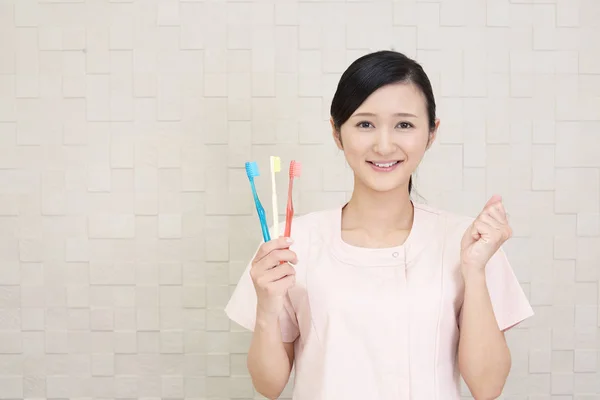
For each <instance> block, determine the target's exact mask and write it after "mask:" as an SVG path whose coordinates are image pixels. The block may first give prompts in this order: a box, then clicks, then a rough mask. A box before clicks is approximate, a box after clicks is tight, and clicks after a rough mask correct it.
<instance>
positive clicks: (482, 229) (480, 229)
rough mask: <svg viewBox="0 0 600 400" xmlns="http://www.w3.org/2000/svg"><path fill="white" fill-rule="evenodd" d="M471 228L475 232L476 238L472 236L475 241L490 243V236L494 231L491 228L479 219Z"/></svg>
mask: <svg viewBox="0 0 600 400" xmlns="http://www.w3.org/2000/svg"><path fill="white" fill-rule="evenodd" d="M473 227H474V229H475V231H476V232H477V236H475V235H474V236H473V238H474V239H477V240H479V239H481V240H483V241H484V242H486V243H488V242H489V241H490V235H491V233H492V232H493V231H495V229H494V228H493V227H492V226H490V225H489V224H488V223H487V222H485V221H483V220H482V219H479V218H478V219H477V220H476V221H475V222H474V223H473Z"/></svg>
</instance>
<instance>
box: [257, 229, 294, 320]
mask: <svg viewBox="0 0 600 400" xmlns="http://www.w3.org/2000/svg"><path fill="white" fill-rule="evenodd" d="M290 244H291V240H290V239H288V238H285V237H279V238H277V239H274V240H271V241H269V242H267V243H263V244H262V245H261V246H260V248H259V249H258V252H257V253H256V257H255V258H254V260H253V261H252V267H251V269H250V276H251V277H252V282H253V283H254V288H255V290H256V296H257V320H260V321H262V322H273V321H277V319H278V318H279V314H280V313H281V311H282V309H283V303H284V296H285V295H286V294H287V291H288V289H289V288H290V287H292V286H293V285H294V283H295V282H296V270H295V269H294V267H292V266H291V265H290V264H289V263H292V264H296V263H297V262H298V260H297V257H296V253H294V252H293V251H291V250H289V247H290ZM282 262H283V263H282Z"/></svg>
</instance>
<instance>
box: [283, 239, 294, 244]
mask: <svg viewBox="0 0 600 400" xmlns="http://www.w3.org/2000/svg"><path fill="white" fill-rule="evenodd" d="M285 241H286V242H288V243H294V239H292V238H285Z"/></svg>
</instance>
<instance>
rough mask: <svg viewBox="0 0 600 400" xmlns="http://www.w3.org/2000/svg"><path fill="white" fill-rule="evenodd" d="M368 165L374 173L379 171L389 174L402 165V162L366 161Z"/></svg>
mask: <svg viewBox="0 0 600 400" xmlns="http://www.w3.org/2000/svg"><path fill="white" fill-rule="evenodd" d="M367 162H368V163H369V164H371V167H372V168H373V169H374V170H375V171H379V172H389V171H393V170H394V169H395V168H396V167H397V166H398V165H400V163H402V160H396V161H381V162H379V161H367Z"/></svg>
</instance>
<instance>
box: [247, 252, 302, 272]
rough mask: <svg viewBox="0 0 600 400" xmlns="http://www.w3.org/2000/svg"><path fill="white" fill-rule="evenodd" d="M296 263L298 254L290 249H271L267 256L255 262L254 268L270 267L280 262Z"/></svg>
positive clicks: (263, 268)
mask: <svg viewBox="0 0 600 400" xmlns="http://www.w3.org/2000/svg"><path fill="white" fill-rule="evenodd" d="M282 261H283V262H291V263H292V264H296V263H298V256H297V255H296V253H294V252H293V251H291V250H273V251H272V252H271V253H269V255H268V256H266V257H265V258H263V259H262V260H260V261H259V262H258V263H256V264H255V268H257V269H259V270H267V269H271V268H273V267H275V266H277V265H279V264H280V263H281V262H282Z"/></svg>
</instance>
